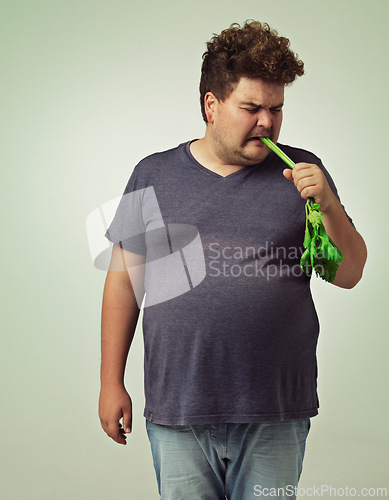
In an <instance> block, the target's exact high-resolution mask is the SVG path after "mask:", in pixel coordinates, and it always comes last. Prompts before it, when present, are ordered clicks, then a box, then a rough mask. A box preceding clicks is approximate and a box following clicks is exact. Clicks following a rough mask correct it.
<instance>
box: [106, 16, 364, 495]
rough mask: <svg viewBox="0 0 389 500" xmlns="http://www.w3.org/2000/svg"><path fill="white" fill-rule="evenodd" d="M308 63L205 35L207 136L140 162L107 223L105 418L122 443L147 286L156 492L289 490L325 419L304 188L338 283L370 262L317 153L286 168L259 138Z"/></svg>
mask: <svg viewBox="0 0 389 500" xmlns="http://www.w3.org/2000/svg"><path fill="white" fill-rule="evenodd" d="M303 72H304V71H303V63H302V62H301V61H299V60H298V59H297V57H296V55H295V54H294V53H293V52H292V51H291V50H290V49H289V40H287V39H286V38H283V37H279V36H278V35H277V33H276V32H275V31H273V30H271V29H270V28H269V26H268V25H267V24H261V23H259V22H255V21H251V22H246V23H245V25H244V26H243V27H240V26H239V25H236V24H234V25H232V26H231V27H230V28H228V29H226V30H224V31H223V32H222V33H221V34H220V35H218V36H214V37H213V38H212V40H211V41H210V42H209V43H208V45H207V51H206V53H205V54H204V56H203V66H202V75H201V82H200V94H201V109H202V114H203V118H204V120H205V122H206V133H205V136H204V137H203V138H201V139H199V140H194V141H190V142H187V143H185V144H181V145H180V146H178V147H177V148H174V149H172V150H169V151H165V152H163V153H158V154H154V155H151V156H150V157H148V158H146V159H144V160H143V161H142V162H140V163H139V165H137V166H136V168H135V170H134V172H133V174H132V176H131V178H130V181H129V183H128V185H127V188H126V190H125V196H123V199H122V201H121V204H120V205H119V208H118V210H117V213H116V215H115V218H114V220H113V222H112V224H111V226H110V228H109V230H108V231H107V237H108V238H109V239H110V240H111V241H112V242H113V243H114V247H113V252H112V261H111V267H110V270H109V272H108V274H107V280H106V284H105V288H104V298H103V311H102V366H101V393H100V404H99V414H100V419H101V423H102V426H103V429H104V430H105V432H106V433H107V434H108V435H109V436H110V437H111V438H112V439H114V440H115V441H116V442H118V443H121V444H126V433H129V432H131V421H132V411H131V399H130V396H129V395H128V393H127V392H126V390H125V387H124V383H123V378H124V370H125V364H126V358H127V354H128V350H129V347H130V344H131V340H132V337H133V334H134V330H135V326H136V324H137V320H138V314H139V308H140V306H141V303H142V300H143V299H144V292H145V291H146V298H145V302H144V304H145V307H144V319H143V330H144V341H145V393H146V408H145V413H144V415H145V417H146V424H147V431H148V435H149V438H150V442H151V448H152V453H153V460H154V466H155V470H156V474H157V480H158V487H159V491H160V494H161V498H163V499H165V498H166V499H167V498H169V499H174V500H178V499H182V500H191V499H196V500H198V499H213V500H216V499H224V498H225V497H227V498H228V499H230V500H245V499H249V498H250V499H251V498H253V497H255V496H266V494H267V495H270V496H272V497H273V498H274V497H277V498H295V492H294V488H295V487H296V486H297V483H298V480H299V477H300V474H301V470H302V461H303V456H304V449H305V441H306V437H307V434H308V431H309V427H310V418H311V417H313V416H315V415H316V414H317V413H318V398H317V394H316V376H317V370H316V344H317V337H318V331H319V327H318V321H317V317H316V312H315V308H314V305H313V302H312V297H311V293H310V288H309V283H310V276H307V275H306V274H304V273H303V272H302V270H301V268H300V267H299V259H300V256H301V246H302V242H303V237H304V227H305V210H304V205H305V200H306V199H307V198H308V197H312V198H314V199H315V201H316V202H317V203H319V204H320V206H321V212H322V214H323V220H324V224H325V227H326V230H327V233H328V234H329V236H330V237H331V238H332V239H333V240H334V241H335V243H336V244H337V245H338V246H339V248H340V249H341V250H342V252H343V253H344V254H345V258H344V260H343V262H342V263H341V265H340V267H339V269H338V272H337V274H336V278H335V280H334V284H335V285H337V286H340V287H344V288H351V287H353V286H355V285H356V283H357V282H358V281H359V280H360V278H361V276H362V270H363V267H364V263H365V260H366V248H365V244H364V242H363V239H362V237H361V236H360V235H359V234H358V232H357V231H356V230H355V228H354V226H353V224H352V222H351V219H350V218H349V217H348V216H347V214H346V213H345V211H344V209H343V207H342V205H341V204H340V202H339V198H338V196H337V191H336V188H335V186H334V184H333V182H332V180H331V178H330V176H329V175H328V173H327V171H326V170H325V168H324V167H323V165H322V164H321V162H320V160H319V159H318V158H317V157H316V156H314V155H313V154H312V153H309V152H307V151H304V150H301V149H297V148H291V147H289V146H281V147H282V149H284V150H285V152H286V153H287V154H288V156H290V157H291V158H292V159H293V160H294V161H295V162H296V166H295V168H294V169H293V171H292V170H290V169H287V168H284V167H285V164H283V162H282V161H281V160H280V159H279V158H278V157H277V156H275V155H274V153H271V152H270V150H269V149H268V148H267V147H266V146H265V145H264V144H263V142H262V141H261V140H260V137H269V138H270V139H271V140H272V141H273V142H277V139H278V136H279V133H280V128H281V123H282V107H283V104H284V87H285V85H287V84H289V83H291V82H293V81H294V80H295V78H296V77H297V76H301V75H302V74H303ZM196 238H197V239H196ZM199 239H200V240H201V248H202V253H201V258H202V260H201V259H200V258H199V252H198V251H196V252H193V251H192V250H191V249H193V247H192V246H191V245H193V242H195V241H199ZM196 248H197V249H198V247H196ZM202 263H203V264H204V269H203V267H202ZM158 266H159V269H158ZM203 271H204V272H203ZM180 273H181V274H180ZM196 273H197V274H196ZM182 276H184V277H185V279H186V280H187V287H185V286H184V285H183V284H182V283H184V281H185V280H184V281H183V280H182ZM196 277H197V278H198V279H197V278H196ZM188 283H189V285H188ZM121 419H122V424H121V423H120V420H121Z"/></svg>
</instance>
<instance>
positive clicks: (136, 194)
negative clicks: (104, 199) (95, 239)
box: [105, 167, 146, 255]
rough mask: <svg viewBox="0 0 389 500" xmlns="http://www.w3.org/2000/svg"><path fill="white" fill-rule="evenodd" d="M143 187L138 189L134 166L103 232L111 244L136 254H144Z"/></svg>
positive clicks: (136, 173)
mask: <svg viewBox="0 0 389 500" xmlns="http://www.w3.org/2000/svg"><path fill="white" fill-rule="evenodd" d="M144 191H145V190H144V189H139V181H138V172H137V168H136V167H135V169H134V171H133V173H132V174H131V177H130V179H129V181H128V183H127V186H126V188H125V190H124V193H123V195H122V197H121V199H120V202H119V205H118V208H117V209H116V213H115V216H114V218H113V220H112V222H111V224H110V226H109V228H108V230H107V232H106V233H105V237H106V238H107V239H108V240H109V241H111V242H112V243H113V244H115V245H117V246H119V247H120V248H123V249H124V250H127V251H129V252H133V253H136V254H141V255H146V245H145V225H144V221H143V216H142V199H143V194H144Z"/></svg>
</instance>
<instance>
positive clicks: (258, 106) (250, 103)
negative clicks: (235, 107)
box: [241, 102, 284, 109]
mask: <svg viewBox="0 0 389 500" xmlns="http://www.w3.org/2000/svg"><path fill="white" fill-rule="evenodd" d="M241 105H242V106H252V107H253V108H258V109H261V108H263V106H262V104H257V103H255V102H242V103H241ZM283 105H284V103H283V102H281V103H280V104H277V105H276V106H271V109H273V108H282V107H283Z"/></svg>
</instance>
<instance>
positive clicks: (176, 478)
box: [146, 418, 310, 500]
mask: <svg viewBox="0 0 389 500" xmlns="http://www.w3.org/2000/svg"><path fill="white" fill-rule="evenodd" d="M146 428H147V433H148V436H149V439H150V444H151V451H152V454H153V461H154V468H155V472H156V475H157V482H158V491H159V494H160V495H161V500H225V498H227V499H228V500H255V499H256V498H266V497H268V498H271V499H273V498H278V499H285V500H291V499H292V500H294V499H295V498H296V496H295V494H294V492H295V488H296V487H297V484H298V480H299V478H300V474H301V470H302V464H303V457H304V451H305V440H306V438H307V435H308V432H309V429H310V419H309V418H303V419H296V420H284V421H282V422H263V423H257V424H232V423H227V424H215V425H177V426H165V425H157V424H153V423H151V422H149V421H148V420H146Z"/></svg>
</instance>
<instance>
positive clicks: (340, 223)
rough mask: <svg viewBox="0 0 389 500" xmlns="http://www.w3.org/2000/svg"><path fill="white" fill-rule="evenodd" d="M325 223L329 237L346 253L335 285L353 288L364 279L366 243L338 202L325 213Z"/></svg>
mask: <svg viewBox="0 0 389 500" xmlns="http://www.w3.org/2000/svg"><path fill="white" fill-rule="evenodd" d="M323 223H324V226H325V228H326V231H327V233H328V235H329V236H330V237H331V238H332V240H333V241H334V242H335V243H336V244H337V246H338V247H339V248H340V250H341V251H342V252H343V253H344V259H343V261H342V263H341V264H340V266H339V269H338V271H337V273H336V277H335V279H334V281H333V284H334V285H337V286H340V287H341V288H352V287H353V286H355V285H356V284H357V283H358V281H359V280H360V279H361V277H362V272H363V268H364V265H365V262H366V257H367V250H366V245H365V242H364V241H363V238H362V236H361V235H360V234H359V233H358V232H357V231H356V230H355V228H354V227H353V226H352V225H351V224H350V222H349V220H348V219H347V216H346V214H345V212H344V210H343V207H342V206H341V204H340V203H339V201H337V200H336V202H334V203H333V205H332V206H331V208H330V209H329V210H328V211H327V212H325V213H323Z"/></svg>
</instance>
